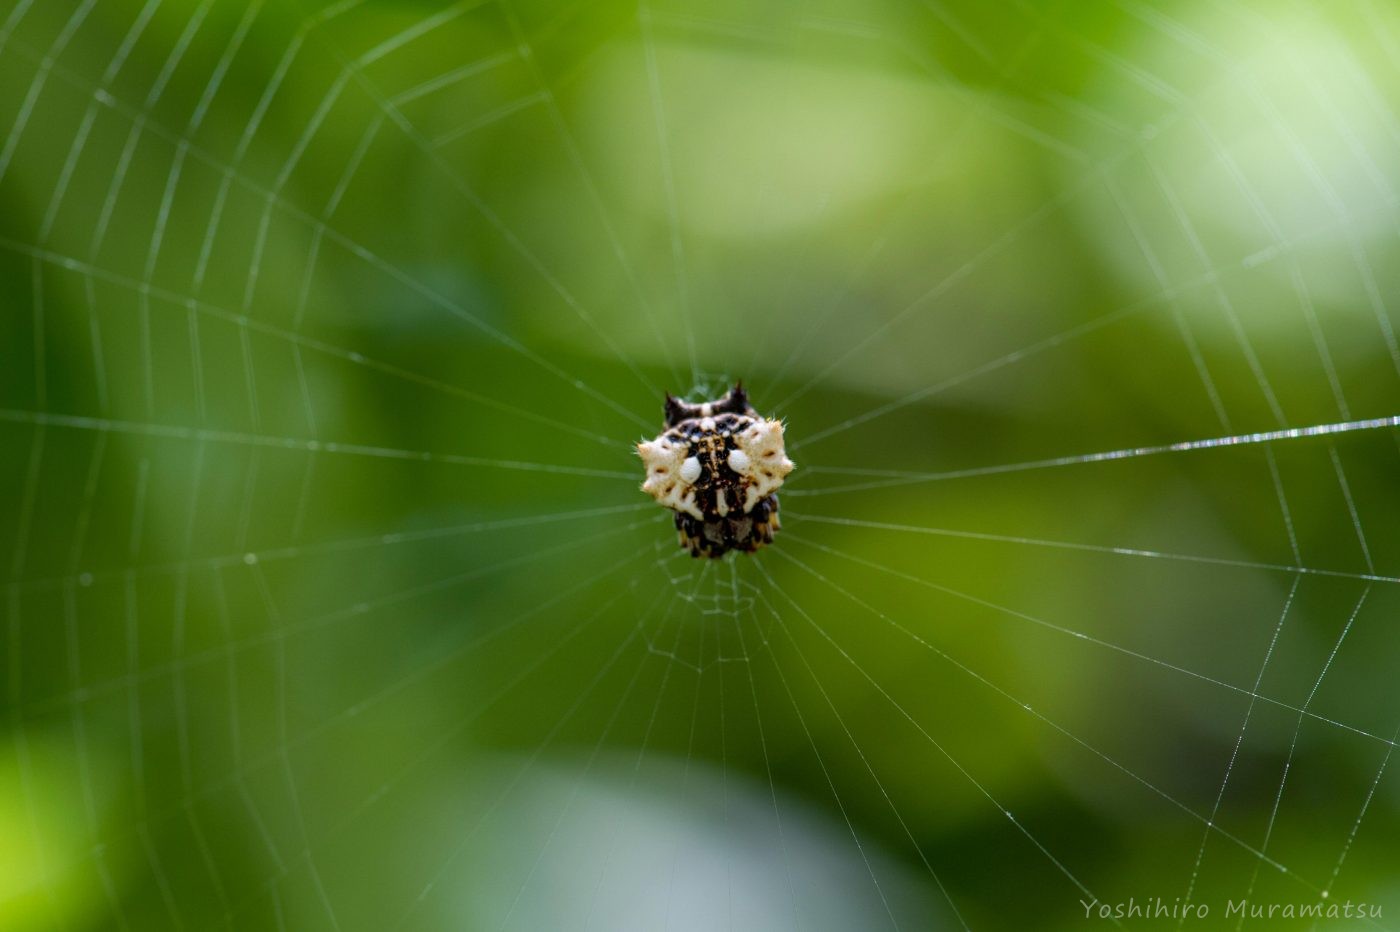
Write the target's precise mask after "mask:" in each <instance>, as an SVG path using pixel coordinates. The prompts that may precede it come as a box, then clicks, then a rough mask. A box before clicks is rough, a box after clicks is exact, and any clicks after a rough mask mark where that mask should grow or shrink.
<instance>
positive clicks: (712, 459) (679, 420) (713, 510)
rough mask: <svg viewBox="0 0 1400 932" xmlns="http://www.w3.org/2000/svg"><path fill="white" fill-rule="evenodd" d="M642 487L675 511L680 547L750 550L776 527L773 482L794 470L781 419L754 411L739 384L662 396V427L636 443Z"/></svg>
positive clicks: (713, 553) (694, 551)
mask: <svg viewBox="0 0 1400 932" xmlns="http://www.w3.org/2000/svg"><path fill="white" fill-rule="evenodd" d="M637 452H638V453H639V454H641V457H642V463H643V464H644V465H645V466H646V470H647V478H646V481H645V482H643V483H642V491H644V492H646V493H647V494H648V495H650V496H651V497H652V498H654V499H656V500H657V501H658V502H659V503H661V504H662V505H665V506H666V507H667V508H670V509H671V510H672V511H674V512H675V513H676V530H677V531H678V532H679V533H680V541H681V546H682V547H684V548H685V549H687V550H689V551H690V553H691V555H692V556H696V557H698V556H702V555H703V556H707V557H722V556H724V555H725V554H726V553H728V552H729V551H731V550H743V551H746V552H750V553H752V552H753V551H755V550H757V549H758V548H759V547H762V546H763V545H764V544H768V543H771V542H772V540H773V534H774V532H776V531H777V530H778V527H779V525H778V496H777V495H775V494H774V493H775V492H777V490H778V487H779V486H781V485H782V484H783V479H784V478H786V477H787V474H788V473H790V472H792V460H790V459H788V458H787V454H786V453H785V452H784V451H783V425H782V422H781V421H771V420H768V419H767V418H763V417H759V416H758V413H757V412H756V411H754V409H753V408H752V407H751V406H750V405H749V397H748V395H747V394H746V393H745V392H744V388H743V386H742V385H735V386H734V387H733V388H732V389H730V391H729V393H728V394H726V395H725V396H724V397H723V398H719V399H717V400H715V401H707V402H705V403H703V404H698V405H697V404H690V403H688V402H686V401H683V400H682V399H679V398H672V397H671V396H670V395H667V396H666V430H665V431H664V432H663V433H662V434H661V436H659V437H657V438H656V439H655V440H651V441H648V442H646V443H639V444H637Z"/></svg>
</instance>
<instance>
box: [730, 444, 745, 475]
mask: <svg viewBox="0 0 1400 932" xmlns="http://www.w3.org/2000/svg"><path fill="white" fill-rule="evenodd" d="M729 468H730V469H732V470H734V471H735V472H736V473H738V474H739V475H741V476H747V475H748V474H749V457H748V454H747V453H745V452H744V451H743V450H730V451H729Z"/></svg>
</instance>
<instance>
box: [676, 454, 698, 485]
mask: <svg viewBox="0 0 1400 932" xmlns="http://www.w3.org/2000/svg"><path fill="white" fill-rule="evenodd" d="M699 478H700V461H699V460H698V459H696V458H695V457H693V456H692V457H689V458H688V459H687V460H686V461H685V462H684V463H681V479H682V480H683V481H685V482H688V483H694V482H695V480H696V479H699Z"/></svg>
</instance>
